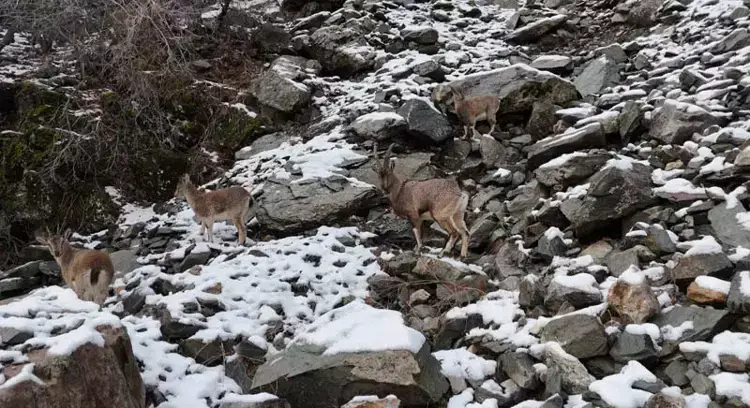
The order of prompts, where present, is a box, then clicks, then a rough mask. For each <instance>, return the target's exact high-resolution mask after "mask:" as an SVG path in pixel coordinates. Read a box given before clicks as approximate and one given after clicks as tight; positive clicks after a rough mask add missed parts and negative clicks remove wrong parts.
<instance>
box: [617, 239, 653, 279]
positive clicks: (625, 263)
mask: <svg viewBox="0 0 750 408" xmlns="http://www.w3.org/2000/svg"><path fill="white" fill-rule="evenodd" d="M654 259H656V255H655V254H654V253H653V252H651V251H650V250H649V249H648V248H646V247H645V246H643V245H636V246H634V247H633V248H630V249H626V250H624V251H619V250H615V251H612V252H610V253H609V255H607V257H606V259H605V262H606V264H607V268H608V269H609V273H611V274H612V276H615V277H619V276H620V275H621V274H622V273H623V272H625V271H626V270H628V268H630V267H631V266H632V265H635V266H638V265H639V264H640V262H641V261H650V260H654Z"/></svg>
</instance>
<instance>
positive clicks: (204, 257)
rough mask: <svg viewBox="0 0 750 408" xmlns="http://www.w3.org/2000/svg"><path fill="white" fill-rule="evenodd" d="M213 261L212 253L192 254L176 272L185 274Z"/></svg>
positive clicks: (179, 265) (186, 257) (177, 266)
mask: <svg viewBox="0 0 750 408" xmlns="http://www.w3.org/2000/svg"><path fill="white" fill-rule="evenodd" d="M209 259H211V252H210V251H204V252H190V253H189V254H187V255H185V258H183V259H182V261H180V263H179V264H177V265H176V266H175V267H174V270H175V272H177V273H180V272H184V271H186V270H188V269H190V268H192V267H194V266H196V265H205V264H206V262H208V260H209Z"/></svg>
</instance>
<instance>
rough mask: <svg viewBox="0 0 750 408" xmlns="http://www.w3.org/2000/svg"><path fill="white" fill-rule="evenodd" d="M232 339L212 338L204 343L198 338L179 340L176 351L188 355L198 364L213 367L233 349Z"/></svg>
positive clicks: (222, 360) (233, 342)
mask: <svg viewBox="0 0 750 408" xmlns="http://www.w3.org/2000/svg"><path fill="white" fill-rule="evenodd" d="M234 344H235V341H234V340H224V341H222V340H218V339H217V340H214V341H211V342H208V343H204V342H203V340H200V339H186V340H183V341H181V342H180V347H179V348H178V351H179V353H180V354H182V355H183V356H185V357H190V358H192V359H194V360H195V362H196V363H198V364H203V365H205V366H209V367H213V366H217V365H219V364H221V363H222V362H224V356H227V355H230V354H231V353H232V351H233V350H234Z"/></svg>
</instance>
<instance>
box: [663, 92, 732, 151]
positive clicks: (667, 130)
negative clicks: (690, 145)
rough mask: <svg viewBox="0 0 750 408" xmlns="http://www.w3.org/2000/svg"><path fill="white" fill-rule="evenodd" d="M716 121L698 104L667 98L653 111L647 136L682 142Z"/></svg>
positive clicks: (677, 142)
mask: <svg viewBox="0 0 750 408" xmlns="http://www.w3.org/2000/svg"><path fill="white" fill-rule="evenodd" d="M718 122H719V120H718V119H717V118H716V117H715V116H714V115H712V114H711V113H710V112H708V111H707V110H705V109H703V108H701V107H699V106H696V105H691V104H689V103H686V102H678V101H675V100H673V99H667V100H666V101H664V105H662V107H661V108H659V109H657V110H656V111H654V114H653V119H652V121H651V128H650V130H649V136H651V137H652V138H654V139H658V140H659V141H661V142H663V143H666V144H682V143H684V142H685V141H687V140H689V139H690V138H691V137H692V136H693V133H700V132H703V130H705V129H706V128H708V127H709V126H711V125H715V124H717V123H718Z"/></svg>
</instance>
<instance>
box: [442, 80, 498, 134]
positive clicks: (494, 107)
mask: <svg viewBox="0 0 750 408" xmlns="http://www.w3.org/2000/svg"><path fill="white" fill-rule="evenodd" d="M449 90H450V91H451V94H452V95H453V110H455V111H456V115H458V117H459V119H461V122H463V124H464V136H463V137H464V138H465V139H466V138H469V139H470V138H472V137H474V132H476V130H477V122H478V121H480V120H486V121H487V122H488V123H489V124H490V126H491V127H490V134H492V132H494V131H495V124H496V123H497V111H498V110H499V109H500V101H498V99H497V96H495V95H481V96H472V97H469V98H467V97H466V95H465V94H464V93H463V91H461V90H460V89H458V88H457V87H449ZM469 129H471V136H469Z"/></svg>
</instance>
